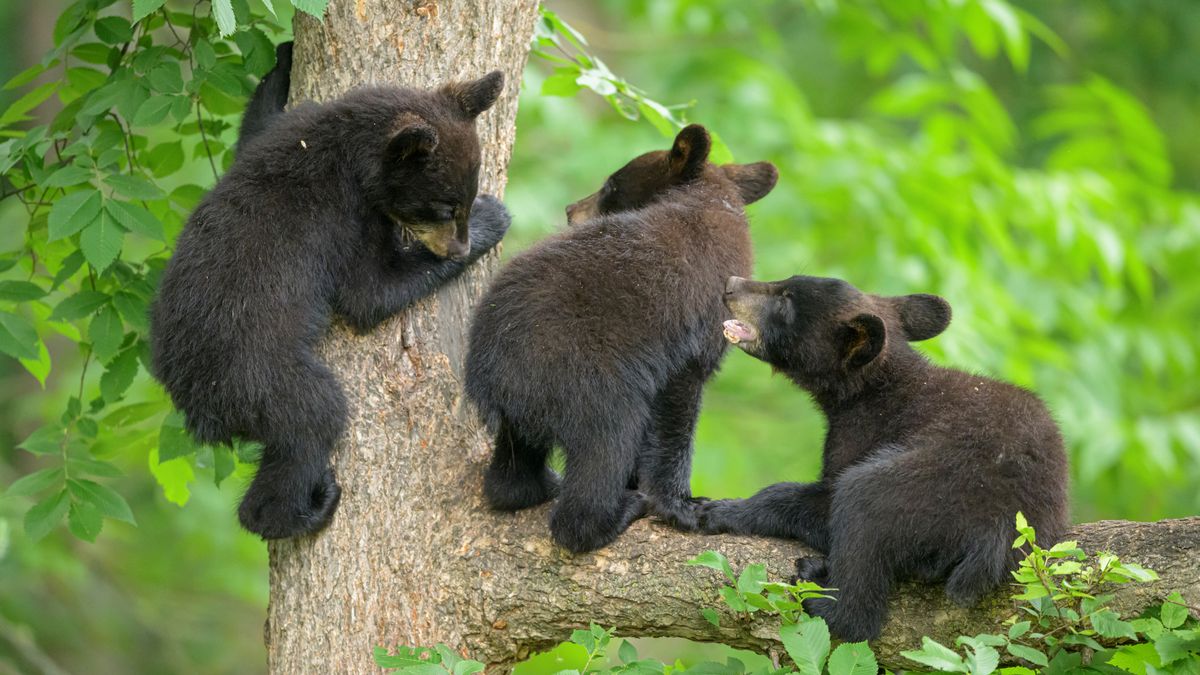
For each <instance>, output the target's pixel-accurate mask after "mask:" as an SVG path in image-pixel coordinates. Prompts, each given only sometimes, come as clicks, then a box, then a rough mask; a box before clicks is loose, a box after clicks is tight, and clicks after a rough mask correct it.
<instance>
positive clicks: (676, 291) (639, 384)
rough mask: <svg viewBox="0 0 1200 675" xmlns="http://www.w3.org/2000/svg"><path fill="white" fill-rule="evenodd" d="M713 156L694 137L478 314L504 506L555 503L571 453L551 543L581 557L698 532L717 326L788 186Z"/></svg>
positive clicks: (492, 496) (537, 258)
mask: <svg viewBox="0 0 1200 675" xmlns="http://www.w3.org/2000/svg"><path fill="white" fill-rule="evenodd" d="M709 145H710V141H709V138H708V134H707V132H705V131H704V129H703V127H698V126H692V127H688V128H686V129H684V130H683V131H682V132H680V134H679V136H678V137H677V138H676V141H675V144H674V146H673V148H672V150H671V151H669V152H654V153H648V154H646V155H642V156H641V157H638V158H636V159H634V160H633V161H631V162H630V163H629V164H627V165H626V166H625V167H623V168H622V169H621V170H619V171H617V173H615V174H613V175H612V176H611V177H610V178H609V179H608V180H607V181H606V182H605V187H604V188H603V189H602V190H601V191H600V192H598V193H597V194H596V195H593V196H591V197H589V198H587V199H585V200H583V201H581V202H579V203H578V204H575V205H573V206H572V207H571V208H570V209H569V213H570V214H571V220H572V222H576V223H578V224H576V225H574V227H572V228H571V229H570V230H568V231H566V232H563V233H561V234H558V235H556V236H553V237H550V238H548V239H547V240H545V241H543V242H541V243H540V244H538V245H537V246H534V247H533V248H532V249H530V250H528V251H526V252H525V253H523V254H521V255H519V256H517V257H516V258H514V259H513V261H512V262H511V263H509V265H508V267H506V268H505V269H504V270H503V271H502V272H501V273H500V275H499V276H498V277H497V279H496V281H495V283H494V284H493V285H492V287H491V289H490V290H489V291H488V293H487V295H486V296H485V297H484V298H483V300H482V301H481V303H480V305H479V309H478V311H477V312H476V315H475V319H474V324H473V326H472V329H471V344H470V352H469V355H468V358H467V381H466V389H467V394H468V396H470V398H471V399H472V400H473V401H475V403H476V404H477V405H478V406H479V409H480V411H481V412H482V413H483V415H484V417H485V418H486V419H487V421H488V422H489V424H490V425H491V426H492V428H493V429H495V430H496V431H497V437H496V450H495V456H494V459H493V462H492V466H491V468H490V469H489V470H488V473H487V477H486V480H485V493H486V495H487V498H488V501H489V503H490V504H491V505H492V506H493V507H494V508H497V509H502V510H517V509H521V508H526V507H529V506H534V505H536V504H540V503H542V502H545V501H547V500H549V499H551V498H552V497H553V496H554V494H555V493H556V492H557V491H558V479H557V476H555V475H554V474H553V472H551V471H550V470H549V469H548V468H547V467H546V456H547V454H548V453H549V451H550V449H551V447H552V446H553V445H555V444H561V445H562V447H563V448H564V450H565V452H566V458H567V468H566V477H565V479H564V483H563V486H562V490H561V497H560V499H559V501H558V503H557V505H556V507H555V509H554V512H553V514H552V515H551V522H550V528H551V531H552V533H553V535H554V538H555V540H556V541H557V542H559V543H560V544H562V545H564V546H566V547H567V548H568V549H570V550H572V551H587V550H591V549H595V548H599V547H601V546H604V545H606V544H608V543H609V542H611V541H612V540H613V539H614V538H616V536H617V535H618V534H620V533H621V532H623V531H624V530H625V528H626V527H627V526H628V525H629V523H630V522H631V521H632V520H633V519H634V518H636V517H638V516H640V515H641V514H642V513H643V512H644V511H645V510H646V509H647V508H648V509H649V512H650V513H652V514H655V515H657V516H659V517H662V518H664V519H667V520H670V521H672V522H675V523H677V524H680V525H682V526H685V527H687V526H691V527H695V524H696V519H695V514H694V511H695V502H694V501H693V500H692V498H691V490H690V487H689V483H688V481H689V477H690V473H691V440H692V433H693V429H694V425H695V419H696V413H697V411H698V409H699V403H700V392H701V387H702V386H703V384H704V381H705V380H706V379H707V378H708V377H709V376H710V375H711V374H712V373H713V371H714V370H715V369H716V368H717V365H718V363H719V362H720V359H721V356H722V355H723V353H724V350H725V343H724V340H723V339H722V338H721V333H720V327H719V325H715V324H714V323H713V321H712V319H713V317H715V316H722V315H725V314H726V311H725V309H724V307H723V306H722V304H721V294H722V289H723V288H724V285H725V279H726V278H727V277H728V275H729V274H731V273H739V272H746V271H748V270H749V269H750V237H749V230H748V227H747V222H746V215H745V212H744V211H743V206H744V204H746V203H749V202H751V201H754V200H756V199H759V198H761V197H762V196H763V195H765V194H766V193H767V192H769V191H770V189H771V187H773V186H774V183H775V177H776V172H775V168H774V167H773V166H771V165H769V164H756V165H746V166H732V165H727V166H715V165H712V164H709V163H708V162H707V161H706V158H707V156H708V150H709ZM593 215H595V217H591V216H593ZM589 218H590V219H589ZM580 221H584V222H580ZM634 488H636V489H640V490H641V491H643V492H644V493H645V495H646V496H647V497H648V501H647V503H646V504H643V497H642V495H641V494H639V493H638V492H636V491H635V489H634Z"/></svg>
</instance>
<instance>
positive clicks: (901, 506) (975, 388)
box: [700, 277, 1067, 641]
mask: <svg viewBox="0 0 1200 675" xmlns="http://www.w3.org/2000/svg"><path fill="white" fill-rule="evenodd" d="M725 302H726V304H727V305H728V306H729V309H730V310H731V311H732V312H733V316H734V319H732V320H729V321H726V322H725V335H726V337H727V339H728V340H729V341H730V342H733V343H735V344H737V345H738V346H739V347H740V348H741V349H742V350H743V351H745V352H746V353H747V354H750V355H751V356H754V357H755V358H758V359H761V360H763V361H766V362H767V363H769V364H771V366H772V367H773V368H774V369H775V370H777V371H779V372H782V373H783V374H785V375H786V376H787V377H789V378H790V379H791V380H792V381H793V382H795V383H796V384H797V385H799V386H800V387H801V388H803V389H805V390H807V391H808V392H809V393H810V394H812V396H813V398H814V399H815V401H816V403H817V405H818V406H820V408H821V410H822V411H823V412H824V413H825V416H826V418H827V420H828V424H829V430H828V433H827V435H826V437H825V450H824V465H823V467H822V470H821V480H820V481H818V482H816V483H811V484H800V483H780V484H778V485H772V486H771V487H768V488H766V489H764V490H762V491H761V492H759V493H758V494H756V495H754V496H753V497H750V498H749V499H730V500H720V501H711V502H708V503H706V504H704V505H702V507H701V515H700V519H701V527H702V529H703V530H704V531H706V532H709V533H717V532H731V533H736V534H755V535H763V536H773V537H790V538H793V539H799V540H800V541H802V542H804V543H805V544H807V545H808V546H811V547H812V548H814V549H816V550H817V551H820V552H822V553H824V554H826V556H827V557H826V558H824V559H821V558H802V559H800V560H798V561H797V574H798V576H800V577H801V578H805V579H809V580H811V581H815V582H817V583H819V584H821V585H822V586H826V587H828V588H836V589H837V591H836V592H835V593H834V595H835V596H836V599H835V600H830V599H827V598H821V599H813V600H809V601H808V602H806V604H805V608H806V609H807V610H808V611H809V613H811V614H813V615H815V616H823V617H825V619H826V621H827V622H828V623H829V628H830V630H832V631H833V632H834V633H835V634H836V635H838V636H839V637H841V638H843V639H845V640H849V641H858V640H870V639H874V638H876V637H878V636H879V632H880V630H881V629H882V627H883V622H884V619H885V618H886V614H887V596H888V591H889V589H890V588H891V585H892V582H893V581H894V580H896V579H898V578H917V579H921V580H926V581H935V580H945V582H946V594H947V595H948V596H949V597H950V599H951V600H953V601H955V602H957V603H959V604H963V605H970V604H974V603H975V602H976V601H978V600H979V599H980V597H982V596H983V595H984V594H985V593H987V592H988V591H990V590H992V589H994V588H996V587H997V586H998V585H999V584H1001V583H1002V582H1003V581H1004V579H1005V578H1006V576H1007V571H1008V570H1009V569H1011V568H1013V567H1015V564H1016V562H1017V560H1016V557H1015V552H1014V551H1013V549H1012V547H1011V542H1012V541H1013V539H1014V538H1015V537H1016V532H1015V530H1014V527H1013V524H1014V521H1015V518H1016V513H1017V512H1018V511H1022V512H1024V514H1025V516H1026V517H1027V518H1028V519H1029V522H1030V524H1032V525H1033V526H1034V527H1036V528H1037V531H1038V540H1039V541H1045V542H1050V543H1053V542H1055V541H1057V540H1058V539H1059V537H1061V536H1062V534H1063V533H1064V531H1065V529H1066V527H1067V495H1066V488H1067V461H1066V455H1065V453H1064V451H1063V442H1062V438H1061V436H1060V435H1059V431H1058V427H1057V425H1056V424H1055V423H1054V421H1053V420H1052V419H1051V417H1050V414H1049V413H1048V412H1047V410H1046V407H1045V405H1043V404H1042V402H1041V401H1040V400H1039V399H1038V398H1037V397H1036V396H1034V395H1033V394H1031V393H1030V392H1028V391H1025V390H1024V389H1021V388H1019V387H1015V386H1012V385H1009V384H1005V383H1003V382H997V381H995V380H991V379H988V378H985V377H980V376H978V375H971V374H968V373H965V372H962V371H959V370H952V369H949V368H941V367H938V366H935V365H933V364H931V363H930V362H929V361H927V360H926V359H925V358H924V357H923V356H922V355H921V354H919V353H918V352H917V351H916V350H914V349H913V348H912V347H911V346H909V344H908V343H909V342H910V341H914V340H925V339H928V338H931V337H934V336H935V335H938V334H940V333H941V332H942V331H943V330H945V329H946V326H947V325H948V324H949V323H950V305H949V304H947V303H946V301H945V300H943V299H941V298H939V297H937V296H934V295H906V296H902V297H879V296H875V295H866V294H864V293H862V292H860V291H859V290H858V289H856V288H854V287H853V286H851V285H850V284H848V283H846V282H844V281H839V280H837V279H818V278H813V277H792V278H791V279H787V280H784V281H777V282H773V283H756V282H753V281H747V280H745V279H741V278H738V277H734V278H731V279H730V280H729V283H728V285H727V287H726V292H725Z"/></svg>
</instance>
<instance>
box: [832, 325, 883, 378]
mask: <svg viewBox="0 0 1200 675" xmlns="http://www.w3.org/2000/svg"><path fill="white" fill-rule="evenodd" d="M841 332H842V364H843V365H844V366H845V368H846V370H847V371H853V370H858V369H859V368H862V367H863V366H865V365H867V364H868V363H870V362H872V361H874V360H875V357H876V356H879V353H880V352H882V351H883V346H884V344H885V343H886V342H887V329H886V328H884V325H883V319H881V318H879V317H878V316H876V315H874V314H859V315H858V316H856V317H854V318H853V319H850V320H849V321H847V322H846V323H845V324H844V325H843V326H842V331H841Z"/></svg>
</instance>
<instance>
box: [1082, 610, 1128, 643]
mask: <svg viewBox="0 0 1200 675" xmlns="http://www.w3.org/2000/svg"><path fill="white" fill-rule="evenodd" d="M1091 620H1092V627H1093V628H1095V629H1096V632H1097V633H1099V634H1100V635H1102V636H1103V637H1107V638H1119V637H1123V638H1129V639H1130V640H1136V639H1137V633H1135V632H1134V630H1133V626H1132V625H1130V624H1129V622H1128V621H1122V620H1121V617H1120V616H1118V615H1117V613H1116V612H1114V611H1112V610H1111V609H1101V610H1099V611H1097V612H1094V613H1092V615H1091Z"/></svg>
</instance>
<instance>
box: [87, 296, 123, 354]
mask: <svg viewBox="0 0 1200 675" xmlns="http://www.w3.org/2000/svg"><path fill="white" fill-rule="evenodd" d="M123 339H125V329H124V326H123V325H122V323H121V316H120V315H119V314H117V310H116V308H114V307H113V306H112V305H106V306H105V307H104V308H103V309H101V310H100V312H99V313H98V314H96V316H94V317H92V323H91V325H90V326H88V340H90V341H91V343H92V353H94V354H95V355H96V357H97V358H99V359H100V361H101V362H108V360H109V359H110V358H112V357H113V356H115V355H116V353H117V350H118V349H120V347H121V341H122V340H123Z"/></svg>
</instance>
